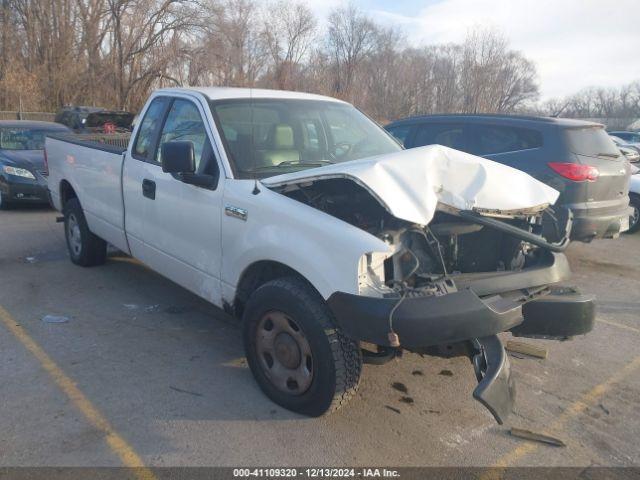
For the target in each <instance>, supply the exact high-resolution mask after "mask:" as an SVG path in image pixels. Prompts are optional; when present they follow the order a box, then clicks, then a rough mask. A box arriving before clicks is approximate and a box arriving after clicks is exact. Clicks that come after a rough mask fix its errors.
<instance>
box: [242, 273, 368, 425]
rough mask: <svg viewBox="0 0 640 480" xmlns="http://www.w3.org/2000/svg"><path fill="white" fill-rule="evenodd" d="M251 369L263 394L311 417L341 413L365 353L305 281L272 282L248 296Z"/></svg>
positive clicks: (246, 324) (246, 333)
mask: <svg viewBox="0 0 640 480" xmlns="http://www.w3.org/2000/svg"><path fill="white" fill-rule="evenodd" d="M243 322H244V345H245V351H246V355H247V361H248V363H249V367H250V368H251V371H252V373H253V375H254V377H255V379H256V381H257V382H258V385H259V386H260V388H261V389H262V391H263V392H264V393H265V394H266V395H267V396H268V397H269V398H270V399H271V400H273V401H274V402H275V403H277V404H278V405H281V406H282V407H284V408H286V409H288V410H292V411H294V412H297V413H301V414H304V415H309V416H314V417H316V416H320V415H322V414H324V413H327V412H331V411H334V410H337V409H338V408H340V407H341V406H342V405H344V404H345V403H346V402H347V401H348V400H349V399H350V398H351V397H352V396H353V395H354V394H355V392H356V391H357V388H358V383H359V380H360V372H361V370H362V355H361V352H360V348H359V345H358V344H357V342H354V341H353V340H351V339H349V338H347V337H346V336H345V335H344V334H343V333H342V332H341V331H340V329H339V328H338V327H337V326H336V325H335V324H334V321H333V317H332V315H331V312H330V310H329V309H328V307H327V305H326V304H325V302H324V301H323V299H322V297H320V295H319V294H318V293H317V292H316V291H315V290H313V288H312V287H311V286H310V285H308V284H307V283H306V282H304V281H303V280H301V279H299V278H296V277H287V278H282V279H277V280H273V281H270V282H268V283H266V284H264V285H263V286H261V287H260V288H259V289H258V290H256V291H255V292H254V293H253V295H251V297H250V298H249V301H248V302H247V305H246V307H245V311H244V315H243Z"/></svg>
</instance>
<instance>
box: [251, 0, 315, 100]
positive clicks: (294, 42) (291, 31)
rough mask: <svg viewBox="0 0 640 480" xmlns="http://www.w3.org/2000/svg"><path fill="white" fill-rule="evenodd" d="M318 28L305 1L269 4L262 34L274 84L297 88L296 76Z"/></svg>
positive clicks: (283, 87) (277, 86)
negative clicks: (294, 77)
mask: <svg viewBox="0 0 640 480" xmlns="http://www.w3.org/2000/svg"><path fill="white" fill-rule="evenodd" d="M315 29H316V19H315V17H314V16H313V13H312V12H311V10H310V9H309V7H307V6H306V5H305V4H303V3H292V2H290V1H289V0H280V1H278V2H276V3H270V4H268V5H267V7H266V12H265V18H264V25H263V30H262V36H263V40H264V43H265V47H266V49H267V51H268V52H269V54H270V56H271V68H270V69H269V70H270V71H269V72H268V73H267V75H268V76H270V77H272V80H271V82H269V83H271V85H272V86H274V87H275V88H279V89H290V88H295V86H296V84H295V82H294V81H293V78H292V77H293V76H294V74H295V73H296V72H297V70H298V69H299V67H300V65H301V62H302V61H303V60H304V59H305V57H306V56H307V54H308V53H309V50H310V48H311V44H312V42H313V38H314V33H315ZM267 81H268V79H267Z"/></svg>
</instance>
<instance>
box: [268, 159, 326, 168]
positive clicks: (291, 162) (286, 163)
mask: <svg viewBox="0 0 640 480" xmlns="http://www.w3.org/2000/svg"><path fill="white" fill-rule="evenodd" d="M329 163H330V164H333V163H334V162H332V161H331V160H314V161H313V162H299V161H298V162H297V161H295V160H285V161H284V162H280V163H279V164H278V165H276V166H277V167H279V166H280V165H283V166H285V167H287V166H291V165H312V166H318V165H325V164H329Z"/></svg>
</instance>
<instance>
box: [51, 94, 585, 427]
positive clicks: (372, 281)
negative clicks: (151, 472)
mask: <svg viewBox="0 0 640 480" xmlns="http://www.w3.org/2000/svg"><path fill="white" fill-rule="evenodd" d="M140 119H141V120H140V121H139V122H138V125H137V126H136V127H135V129H134V131H133V134H132V136H131V139H130V141H129V144H128V146H126V147H125V146H121V147H118V146H115V145H111V144H110V143H109V137H104V138H102V139H96V138H92V139H86V138H83V137H82V136H78V135H75V136H74V135H62V136H53V137H50V138H47V140H46V156H47V160H48V169H49V177H48V186H49V191H50V195H51V199H52V202H53V204H54V205H55V207H56V208H57V209H58V210H60V211H61V212H63V214H64V225H65V233H66V239H67V244H68V248H69V255H70V257H71V261H72V262H74V263H76V264H78V265H82V266H87V267H88V266H94V265H99V264H102V263H104V262H105V260H106V246H107V243H110V244H112V245H114V246H115V247H117V248H118V249H120V250H122V251H123V252H125V253H127V254H129V255H132V256H133V257H135V258H137V259H139V260H141V261H142V262H144V263H145V264H147V265H148V266H150V267H151V268H152V269H154V270H156V271H157V272H159V273H160V274H162V275H164V276H166V277H168V278H170V279H171V280H173V281H175V282H176V283H178V284H179V285H181V286H183V287H185V288H187V289H189V290H191V291H192V292H194V293H195V294H197V295H199V296H201V297H202V298H204V299H206V300H208V301H209V302H211V303H212V304H214V305H216V306H218V307H220V308H223V309H225V310H226V311H227V312H230V313H231V314H233V315H235V316H237V317H238V318H240V319H242V323H243V332H244V344H245V350H246V356H247V359H248V363H249V365H250V368H251V370H252V372H253V374H254V376H255V379H256V381H257V382H258V384H259V385H260V387H261V388H262V390H263V391H264V392H265V393H266V395H268V396H269V398H271V399H272V400H273V401H275V402H276V403H278V404H280V405H282V406H284V407H286V408H288V409H291V410H293V411H296V412H300V413H303V414H307V415H313V416H316V415H321V414H323V413H325V412H327V411H331V410H334V409H336V408H338V407H340V406H341V405H342V404H343V403H344V402H345V401H346V400H348V399H349V398H350V397H351V396H353V394H354V392H355V391H356V389H357V387H358V382H359V378H360V373H361V368H362V363H363V362H370V363H383V362H385V361H388V360H389V359H392V358H394V357H395V356H397V355H399V354H400V353H401V352H402V351H403V350H408V351H411V352H419V353H422V354H427V355H439V356H453V355H466V356H468V357H469V358H470V360H471V361H472V364H473V367H474V369H475V372H476V374H477V378H478V382H479V383H478V386H477V387H476V389H475V390H474V392H473V396H474V397H475V398H476V399H477V400H479V401H480V402H481V403H482V404H484V405H485V406H486V407H487V408H488V409H489V411H490V412H491V413H492V414H493V415H494V417H495V418H496V420H497V421H498V422H500V423H501V422H502V421H503V419H504V418H505V417H506V416H507V415H508V414H509V412H510V411H511V408H512V406H513V400H514V385H513V380H512V378H511V373H510V369H509V363H508V359H507V356H506V355H505V351H504V349H503V347H502V344H501V342H500V340H499V339H498V337H497V334H499V333H501V332H507V331H510V332H511V333H513V334H514V335H520V336H533V337H543V338H555V339H566V338H569V337H571V336H574V335H579V334H584V333H587V332H588V331H590V330H591V328H592V326H593V318H594V304H593V299H592V298H591V297H590V296H586V295H582V294H580V293H579V292H577V291H576V290H575V289H571V288H565V287H558V286H557V285H555V284H557V283H558V282H561V281H563V280H565V279H566V278H568V276H569V274H570V271H569V267H568V263H567V260H566V258H565V256H564V255H563V253H562V250H563V249H564V248H565V247H566V245H567V243H568V240H567V238H568V233H569V231H570V228H571V215H570V213H568V212H567V211H566V210H562V209H558V208H554V207H552V205H553V203H554V202H555V200H556V199H557V197H558V192H556V191H555V190H553V189H552V188H550V187H548V186H546V185H544V184H542V183H540V182H538V181H537V180H534V179H533V178H531V177H530V176H528V175H527V174H525V173H523V172H520V171H518V170H515V169H512V168H510V167H507V166H504V165H500V164H498V163H494V162H492V161H489V160H485V159H481V158H478V157H475V156H472V155H468V154H465V153H462V152H458V151H456V150H452V149H449V148H446V147H441V146H438V145H434V146H428V147H423V148H417V149H413V150H402V148H401V147H400V146H399V145H398V144H397V143H396V142H395V141H394V140H393V139H392V138H391V137H390V136H389V135H388V134H387V133H386V132H385V131H384V130H383V129H382V128H380V127H379V126H378V125H376V124H375V123H374V122H372V121H371V120H370V119H368V118H367V117H366V116H365V115H363V114H362V113H361V112H359V111H358V110H357V109H355V108H354V107H353V106H351V105H349V104H347V103H345V102H342V101H339V100H336V99H332V98H327V97H322V96H318V95H310V94H303V93H294V92H282V91H269V90H256V89H227V88H189V89H165V90H159V91H156V92H155V93H153V94H152V96H151V97H150V98H149V100H148V102H147V104H146V105H145V107H144V108H143V110H142V111H141V114H140ZM111 143H113V142H111Z"/></svg>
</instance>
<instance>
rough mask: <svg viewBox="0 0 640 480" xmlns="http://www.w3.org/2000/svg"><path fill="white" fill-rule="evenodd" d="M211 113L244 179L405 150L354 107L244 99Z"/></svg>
mask: <svg viewBox="0 0 640 480" xmlns="http://www.w3.org/2000/svg"><path fill="white" fill-rule="evenodd" d="M211 110H212V112H213V114H214V116H215V118H216V122H217V123H218V126H219V129H220V132H221V135H222V137H223V141H224V144H225V149H226V151H227V156H228V157H229V161H230V162H231V163H232V166H233V168H234V171H235V173H236V175H237V177H238V178H266V177H270V176H273V175H279V174H281V173H288V172H294V171H297V170H303V169H307V168H314V167H319V166H322V165H328V164H331V163H338V162H347V161H350V160H357V159H359V158H364V157H371V156H374V155H380V154H384V153H391V152H397V151H398V150H401V147H400V146H399V145H398V144H397V143H396V141H395V140H393V138H392V137H391V136H390V135H389V134H387V133H386V132H385V131H384V130H383V129H382V128H381V127H379V126H377V125H376V124H375V123H374V122H372V121H371V120H370V119H369V118H367V117H366V116H365V115H364V114H362V113H361V112H360V111H358V110H357V109H356V108H354V107H352V106H351V105H348V104H343V103H338V102H330V101H327V102H324V101H317V100H283V99H277V100H276V99H253V100H251V99H246V100H245V99H242V100H222V101H213V102H211Z"/></svg>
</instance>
